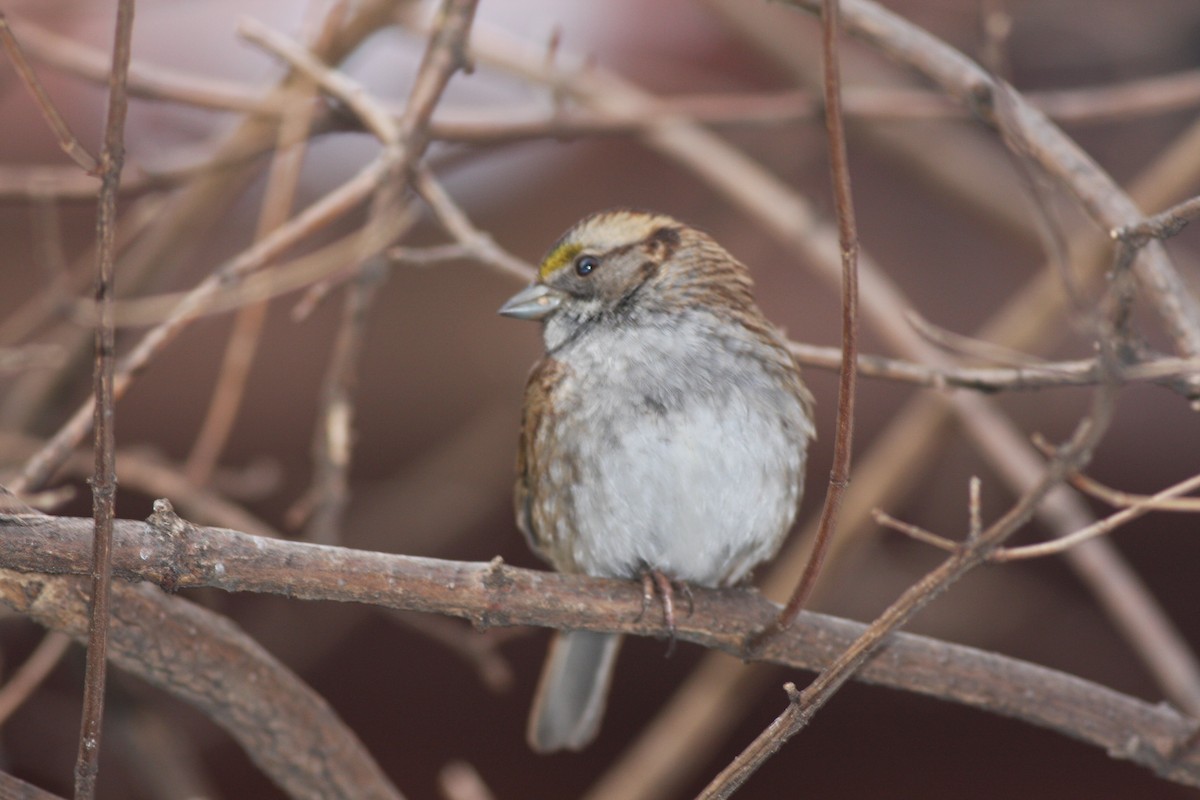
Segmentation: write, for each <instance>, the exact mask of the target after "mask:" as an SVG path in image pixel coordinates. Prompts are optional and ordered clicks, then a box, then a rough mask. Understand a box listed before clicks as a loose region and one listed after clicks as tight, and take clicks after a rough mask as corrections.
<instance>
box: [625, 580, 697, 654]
mask: <svg viewBox="0 0 1200 800" xmlns="http://www.w3.org/2000/svg"><path fill="white" fill-rule="evenodd" d="M676 586H678V588H679V593H680V594H682V595H683V596H684V597H685V598H686V599H687V603H688V614H689V615H691V613H692V611H693V610H694V603H693V601H692V589H691V587H690V586H688V585H687V584H686V583H683V582H682V581H680V582H679V583H677V584H676V583H674V582H672V581H671V579H670V578H668V577H667V576H666V575H665V574H664V573H662V572H660V571H659V570H656V569H647V570H644V571H643V572H642V610H641V612H640V613H639V614H638V616H637V618H638V619H639V620H640V619H641V618H642V617H644V616H645V615H646V610H647V609H649V608H650V606H651V605H652V604H653V603H654V596H655V595H656V594H657V595H658V596H659V597H660V598H661V599H662V607H663V621H664V622H665V623H666V625H667V658H670V657H671V654H672V653H674V652H675V631H676V629H677V628H676V624H675V591H676Z"/></svg>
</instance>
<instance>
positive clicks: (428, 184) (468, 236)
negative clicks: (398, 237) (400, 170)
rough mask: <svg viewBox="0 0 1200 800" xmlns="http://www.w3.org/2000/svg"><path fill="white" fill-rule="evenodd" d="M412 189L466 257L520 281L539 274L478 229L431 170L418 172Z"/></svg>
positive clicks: (420, 169) (424, 169) (426, 169)
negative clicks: (426, 204) (427, 205)
mask: <svg viewBox="0 0 1200 800" xmlns="http://www.w3.org/2000/svg"><path fill="white" fill-rule="evenodd" d="M413 187H414V188H415V189H416V190H417V193H418V194H420V195H421V199H422V200H424V201H425V202H426V203H428V204H429V207H430V208H431V209H432V210H433V213H434V215H436V216H437V219H438V222H440V223H441V225H442V227H443V228H445V229H446V232H447V233H449V234H450V235H451V236H453V237H454V240H455V241H456V242H458V245H459V248H461V250H462V252H464V253H465V254H466V255H468V256H469V257H471V258H473V259H475V260H476V261H479V262H480V263H482V264H484V265H486V266H489V267H491V268H493V269H494V270H496V271H497V272H499V273H500V274H502V275H507V276H509V277H513V278H516V279H517V280H520V281H530V280H532V279H533V277H534V275H536V274H537V270H536V269H535V268H534V267H533V265H532V264H529V263H528V262H526V261H524V260H522V259H520V258H517V257H516V256H514V255H513V254H512V253H510V252H508V251H507V250H505V249H504V248H503V247H500V245H498V244H496V240H495V239H493V238H492V237H491V236H490V235H488V234H486V233H484V232H483V231H481V230H479V229H478V228H476V227H475V225H474V224H473V223H472V222H471V220H470V218H469V217H468V216H467V215H466V214H465V213H464V212H463V210H462V209H461V208H459V207H458V204H457V203H455V202H454V198H453V197H451V196H450V193H449V192H447V191H446V189H445V187H443V186H442V184H441V182H440V181H438V179H437V178H436V177H435V176H434V174H433V171H432V170H430V169H429V168H428V167H424V166H422V167H421V168H419V169H418V170H417V171H416V174H415V176H414V178H413ZM401 252H403V251H401Z"/></svg>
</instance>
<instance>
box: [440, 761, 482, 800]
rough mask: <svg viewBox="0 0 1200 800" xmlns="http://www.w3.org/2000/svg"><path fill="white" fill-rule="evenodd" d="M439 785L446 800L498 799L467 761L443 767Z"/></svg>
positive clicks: (454, 762) (453, 762)
mask: <svg viewBox="0 0 1200 800" xmlns="http://www.w3.org/2000/svg"><path fill="white" fill-rule="evenodd" d="M438 784H439V786H440V787H441V790H442V795H443V796H444V797H445V798H446V800H495V797H496V795H494V794H492V791H491V790H490V789H489V788H488V786H487V784H486V783H484V782H483V778H482V777H480V775H479V772H478V771H477V770H476V769H475V767H473V766H471V765H470V764H468V763H467V762H465V761H451V762H450V763H449V764H447V765H446V766H444V767H442V770H441V772H439V773H438Z"/></svg>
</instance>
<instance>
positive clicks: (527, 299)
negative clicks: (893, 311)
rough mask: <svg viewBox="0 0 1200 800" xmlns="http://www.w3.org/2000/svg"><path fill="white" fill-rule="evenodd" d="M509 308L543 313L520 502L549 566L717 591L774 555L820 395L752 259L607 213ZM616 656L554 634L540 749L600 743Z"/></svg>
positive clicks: (565, 244) (535, 735) (584, 640)
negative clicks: (755, 287) (758, 298)
mask: <svg viewBox="0 0 1200 800" xmlns="http://www.w3.org/2000/svg"><path fill="white" fill-rule="evenodd" d="M501 313H502V314H507V315H509V316H514V317H518V318H522V319H538V320H541V321H542V322H543V334H544V339H545V344H546V355H545V356H544V357H543V358H542V359H541V360H540V361H539V362H538V363H537V364H536V365H535V366H534V368H533V372H532V373H531V375H530V377H529V382H528V385H527V387H526V392H525V403H524V408H523V419H522V424H521V437H520V444H519V448H518V478H517V484H516V490H515V501H516V514H517V523H518V525H519V526H520V528H521V530H522V531H523V532H524V533H525V536H526V538H527V539H528V541H529V543H530V545H531V546H532V547H533V549H534V550H535V551H536V552H538V553H539V554H540V555H541V556H542V557H543V558H545V559H546V560H547V561H549V562H550V564H552V565H553V566H554V568H555V569H558V570H560V571H563V572H572V573H584V574H588V575H598V576H608V577H636V576H638V575H639V574H643V573H645V572H647V571H650V570H653V571H657V572H660V573H662V574H664V575H666V576H668V577H669V578H671V579H673V580H677V581H685V582H688V583H694V584H697V585H701V586H725V585H730V584H734V583H737V582H738V581H741V580H742V579H743V578H745V577H746V575H747V574H748V573H749V571H750V570H751V569H752V568H753V567H754V566H755V565H756V564H758V563H760V562H761V561H763V560H765V559H767V558H770V557H771V556H772V555H774V553H775V551H776V550H777V549H778V548H779V545H780V543H781V541H782V539H783V537H784V536H785V534H786V533H787V531H788V529H789V528H790V527H791V524H792V522H793V520H794V518H795V515H796V510H797V507H798V505H799V502H800V495H801V488H802V483H803V477H804V465H805V453H806V449H807V443H808V440H809V438H810V437H811V436H812V434H813V427H812V415H811V404H812V400H811V397H810V395H809V394H808V391H807V390H806V389H805V387H804V385H803V383H802V382H801V380H800V374H799V370H798V369H797V367H796V364H795V362H794V360H793V359H792V357H791V355H790V354H789V353H788V351H787V349H786V347H785V346H784V343H783V339H782V337H780V335H779V334H778V332H777V331H776V330H775V328H774V327H773V326H772V325H771V324H770V323H769V322H768V321H767V320H766V319H765V318H764V317H763V315H762V312H761V311H760V310H759V309H758V306H757V305H756V304H755V302H754V299H753V296H752V294H751V281H750V276H749V273H748V272H747V270H746V268H745V267H744V266H743V265H742V264H740V263H739V262H738V261H737V260H736V259H734V258H733V257H732V256H731V255H730V254H729V253H728V252H726V251H725V250H724V249H723V248H721V246H720V245H718V244H717V243H716V242H714V241H713V240H712V239H711V238H710V237H708V236H707V235H706V234H704V233H701V232H700V231H697V230H695V229H693V228H689V227H687V226H685V225H682V224H680V223H679V222H677V221H675V220H674V219H671V218H670V217H665V216H662V215H658V214H649V213H644V212H636V211H626V210H618V211H609V212H602V213H600V214H595V215H592V216H590V217H587V218H585V219H584V220H582V221H580V222H579V223H577V224H576V225H575V226H574V227H573V228H571V230H569V231H568V232H567V233H566V234H564V236H563V237H562V238H561V239H560V240H559V241H558V242H557V243H556V244H555V245H554V247H552V248H551V250H550V252H549V254H548V255H547V256H546V258H545V260H544V261H543V263H542V266H541V269H540V270H539V276H538V279H537V281H536V282H535V283H534V284H533V285H532V286H530V287H528V288H527V289H525V290H524V291H522V292H520V293H519V294H517V295H516V296H515V297H513V298H512V299H511V300H510V301H509V302H508V303H506V304H505V306H504V307H503V308H502V309H501ZM616 652H617V645H616V640H615V639H614V638H612V637H607V636H605V635H603V634H592V633H583V632H575V633H565V634H560V635H559V637H558V639H557V640H556V642H555V644H554V646H553V647H552V648H551V654H550V658H549V659H548V661H547V666H546V668H545V670H544V672H543V675H542V682H541V684H540V686H539V691H538V698H537V700H536V701H535V704H534V710H533V717H532V719H531V721H530V728H529V737H530V743H531V745H532V746H533V747H534V748H535V749H537V750H539V751H552V750H558V749H563V748H570V749H579V748H581V747H583V746H585V745H586V744H587V743H588V742H590V741H591V739H592V738H594V736H595V734H596V731H597V730H598V728H599V724H600V719H601V716H602V713H603V706H604V702H605V697H606V695H607V690H608V684H609V681H610V678H611V669H612V665H613V663H614V661H615V657H616Z"/></svg>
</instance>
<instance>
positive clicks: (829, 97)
mask: <svg viewBox="0 0 1200 800" xmlns="http://www.w3.org/2000/svg"><path fill="white" fill-rule="evenodd" d="M840 17H841V10H840V7H839V3H838V0H825V2H824V3H823V4H822V6H821V33H822V37H821V55H822V65H823V73H824V87H825V125H826V141H827V144H828V147H829V164H830V169H831V171H832V173H833V175H832V179H833V194H834V201H835V207H836V210H837V222H838V244H839V245H840V246H841V253H842V363H841V369H840V371H839V372H838V406H837V419H836V423H835V431H836V432H835V435H834V442H833V465H832V467H831V468H830V473H829V486H828V488H827V489H826V493H825V503H824V504H823V505H822V507H821V518H820V521H819V522H818V523H817V534H816V538H815V540H814V541H813V547H812V552H811V554H810V555H809V559H808V563H807V564H805V566H804V572H803V573H801V575H800V580H799V581H798V582H797V583H796V588H795V589H794V590H793V591H792V596H791V598H790V599H789V600H788V602H787V605H786V606H784V609H783V612H782V613H781V614H780V615H779V618H778V619H777V620H776V622H775V624H774V626H773V627H772V628H771V629H770V630H768V631H765V632H764V634H765V635H767V636H770V635H773V634H774V633H777V632H778V631H780V630H783V629H785V628H787V627H788V626H789V625H791V624H792V621H793V620H795V618H796V615H797V614H798V613H800V609H801V608H802V607H803V606H804V603H805V602H806V601H807V600H808V596H809V595H810V594H811V593H812V589H813V586H814V585H815V584H816V581H817V577H818V576H819V575H820V574H821V565H822V564H823V563H824V561H825V553H826V551H827V550H828V548H829V541H830V539H831V538H832V537H833V535H834V532H835V531H836V530H837V520H838V512H839V511H840V510H841V507H842V498H843V497H844V496H845V494H846V488H847V487H848V486H849V485H850V461H851V452H852V450H853V446H852V445H853V439H854V398H855V388H856V386H857V382H858V372H857V370H856V369H855V367H856V366H857V362H858V230H857V227H856V225H855V221H854V200H853V195H852V193H851V190H850V164H849V157H848V156H847V155H846V129H845V122H844V120H843V119H842V84H841V78H840V70H839V66H838V27H839V19H840Z"/></svg>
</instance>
